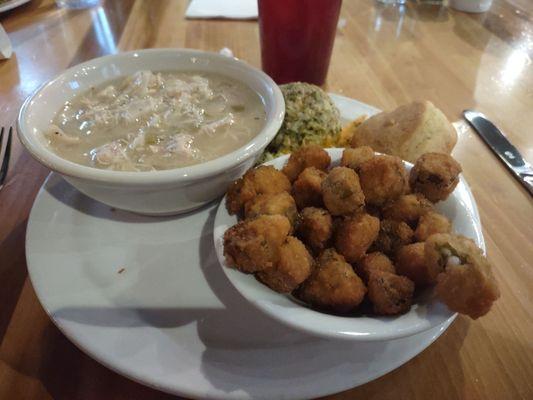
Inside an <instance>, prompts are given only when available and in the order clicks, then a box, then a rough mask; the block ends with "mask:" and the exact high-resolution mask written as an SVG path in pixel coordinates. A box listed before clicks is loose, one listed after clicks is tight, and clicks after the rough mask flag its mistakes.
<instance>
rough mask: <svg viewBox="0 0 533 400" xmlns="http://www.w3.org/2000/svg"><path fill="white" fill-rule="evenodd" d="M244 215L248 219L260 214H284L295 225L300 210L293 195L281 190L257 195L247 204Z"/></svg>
mask: <svg viewBox="0 0 533 400" xmlns="http://www.w3.org/2000/svg"><path fill="white" fill-rule="evenodd" d="M244 215H245V217H246V218H247V219H250V218H255V217H258V216H260V215H284V216H285V217H287V218H288V219H289V221H290V223H291V225H292V226H294V225H295V223H296V219H297V218H298V210H297V209H296V203H295V202H294V199H293V198H292V196H291V195H290V194H289V193H287V192H281V193H276V194H260V195H258V196H255V197H254V198H253V199H252V200H250V201H248V202H247V203H246V204H245V206H244Z"/></svg>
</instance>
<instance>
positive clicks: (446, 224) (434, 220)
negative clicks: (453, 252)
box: [415, 211, 452, 242]
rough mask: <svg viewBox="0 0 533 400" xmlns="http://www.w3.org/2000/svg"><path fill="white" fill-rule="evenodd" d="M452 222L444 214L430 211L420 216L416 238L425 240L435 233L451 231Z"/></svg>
mask: <svg viewBox="0 0 533 400" xmlns="http://www.w3.org/2000/svg"><path fill="white" fill-rule="evenodd" d="M451 231H452V223H451V222H450V220H449V219H448V218H446V217H445V216H444V215H442V214H439V213H437V212H433V211H430V212H428V213H427V214H424V215H422V216H421V217H420V220H419V222H418V226H417V227H416V230H415V240H416V241H418V242H424V241H425V240H426V239H427V238H428V237H430V236H431V235H433V234H434V233H450V232H451Z"/></svg>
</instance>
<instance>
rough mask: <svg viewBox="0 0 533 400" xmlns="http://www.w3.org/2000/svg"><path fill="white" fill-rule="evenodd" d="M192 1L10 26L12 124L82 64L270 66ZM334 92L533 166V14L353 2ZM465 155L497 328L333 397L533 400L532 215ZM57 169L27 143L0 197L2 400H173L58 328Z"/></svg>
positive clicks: (499, 6)
mask: <svg viewBox="0 0 533 400" xmlns="http://www.w3.org/2000/svg"><path fill="white" fill-rule="evenodd" d="M185 8H186V2H185V1H170V0H168V1H166V0H165V1H163V0H160V1H157V2H156V1H148V0H146V1H140V0H138V1H134V0H122V1H119V0H117V1H107V2H105V3H104V4H103V5H102V6H101V7H97V8H94V9H89V10H82V11H67V10H64V9H58V8H56V6H55V3H54V2H53V1H50V0H43V1H41V0H33V1H32V2H31V3H29V4H27V5H25V6H22V7H20V8H18V9H15V10H13V11H11V12H8V13H5V14H1V15H0V22H1V23H2V24H3V26H4V28H5V29H6V31H7V32H8V34H9V36H10V37H11V40H12V42H13V47H14V51H15V54H14V56H13V57H12V58H11V59H10V60H8V61H0V125H10V124H11V125H12V124H14V123H15V119H16V115H17V111H18V109H19V107H20V105H21V103H22V101H23V100H24V98H25V97H26V96H28V95H29V94H30V93H31V92H33V91H34V90H35V89H36V88H37V87H38V86H39V85H40V84H41V83H42V82H44V81H46V80H47V79H49V78H52V77H54V76H55V75H57V74H58V73H60V72H61V71H62V70H64V69H65V68H67V67H68V66H70V65H74V64H77V63H79V62H81V61H84V60H87V59H90V58H93V57H97V56H101V55H103V54H108V53H114V52H117V51H123V50H131V49H139V48H146V47H191V48H197V49H203V50H211V51H219V50H220V49H221V48H223V47H229V48H231V49H232V50H233V52H234V54H235V55H236V56H237V57H239V58H242V59H244V60H246V61H248V62H249V63H251V64H253V65H256V66H259V65H260V54H259V46H258V43H259V42H258V28H257V23H256V22H255V21H253V22H251V21H246V22H245V21H222V20H215V21H198V20H197V21H186V20H185V19H184V11H185ZM341 18H344V19H345V21H346V25H345V26H344V27H343V28H341V29H339V32H338V35H337V38H336V42H335V49H334V53H333V58H332V63H331V67H330V72H329V79H328V89H329V90H331V91H333V92H337V93H342V94H344V95H346V96H350V97H354V98H356V99H359V100H361V101H364V102H366V103H369V104H372V105H375V106H377V107H380V108H384V109H387V108H392V107H395V106H397V105H399V104H402V103H405V102H407V101H410V100H412V99H429V100H431V101H432V102H433V103H435V104H436V105H437V106H439V107H440V108H441V109H442V110H443V111H444V112H445V113H446V114H447V115H448V117H449V118H450V119H452V120H458V119H460V113H461V111H462V110H463V109H465V108H468V107H471V108H476V109H479V110H481V111H483V112H484V113H486V114H487V115H489V116H490V117H491V118H492V119H493V120H494V121H495V122H496V123H497V124H498V125H499V126H500V127H501V128H502V129H503V130H504V131H505V132H506V133H507V134H508V136H509V138H510V139H511V140H512V141H513V142H514V144H515V145H516V146H517V147H518V148H519V149H520V150H521V151H522V153H523V154H524V156H525V157H526V158H528V159H529V160H530V161H533V136H532V133H531V132H532V131H531V129H532V127H533V64H532V58H533V22H532V21H533V4H532V3H531V2H530V0H495V2H494V4H493V6H492V9H491V10H490V11H489V12H487V13H485V14H481V15H472V14H470V15H469V14H464V13H459V12H455V11H452V10H449V9H447V8H444V7H438V6H431V5H417V4H415V3H410V4H409V5H408V6H407V8H406V9H399V8H396V7H383V6H379V5H377V4H374V3H373V2H372V1H369V0H364V1H363V0H358V1H351V0H350V1H348V0H345V2H344V6H343V10H342V15H341ZM454 154H455V156H456V157H457V159H458V160H460V162H461V163H462V165H463V169H464V175H465V177H466V179H467V180H468V182H469V183H470V185H471V187H472V190H473V192H474V195H475V197H476V199H477V202H478V205H479V209H480V213H481V218H482V222H483V226H484V233H485V239H486V242H487V248H488V255H489V258H490V260H491V261H492V263H493V264H494V266H495V270H496V276H497V278H498V280H499V283H500V287H501V292H502V297H501V299H500V300H499V301H498V302H497V303H496V306H495V307H494V308H493V310H492V311H491V313H490V314H489V315H487V316H486V317H484V318H482V319H480V320H477V321H471V320H469V319H468V318H465V317H459V318H457V320H456V321H455V322H454V323H453V325H452V326H451V327H450V328H449V329H448V330H447V331H446V333H445V334H444V335H443V336H442V337H441V338H440V339H438V341H437V342H436V343H435V344H433V345H432V346H431V347H429V348H428V349H427V350H425V351H424V352H422V353H421V354H420V355H419V356H417V357H415V358H414V359H413V360H411V361H409V362H408V363H407V364H405V365H404V366H402V367H401V368H399V369H397V370H396V371H394V372H391V373H389V374H387V375H386V376H384V377H382V378H380V379H377V380H376V381H374V382H371V383H368V384H366V385H363V386H361V387H358V388H356V389H353V390H350V391H347V392H345V393H340V394H338V395H335V396H331V397H330V398H331V399H353V398H373V399H377V398H379V399H407V398H409V399H429V398H431V399H433V400H437V399H521V398H522V399H532V398H533V301H532V294H533V203H532V199H531V197H529V195H528V194H527V192H526V191H525V190H524V189H523V188H522V187H521V186H520V185H519V184H518V183H517V182H516V181H515V180H514V179H513V178H512V177H511V175H510V174H509V173H508V172H507V171H506V170H505V169H504V168H503V166H502V165H501V164H500V163H499V162H498V160H497V159H496V158H495V156H494V155H493V154H492V153H491V152H490V151H489V150H488V148H487V147H486V146H485V145H484V144H483V142H482V141H481V140H480V139H479V138H478V136H476V134H474V133H473V132H472V131H470V130H469V129H468V128H466V126H463V129H461V134H460V139H459V144H458V146H457V148H456V150H455V153H454ZM47 174H48V171H47V170H46V169H45V168H44V167H42V166H40V165H39V164H38V163H37V162H35V161H34V160H33V159H32V158H31V157H30V156H29V155H28V153H27V152H25V151H24V150H23V149H22V147H21V145H20V143H19V142H18V140H15V143H14V149H13V154H12V159H11V169H10V173H9V176H8V181H7V185H6V187H5V188H4V189H3V190H2V191H0V343H1V345H0V399H10V400H16V399H52V398H53V399H68V400H74V399H133V398H134V399H170V398H172V396H168V395H165V394H162V393H160V392H157V391H155V390H152V389H149V388H146V387H144V386H141V385H139V384H136V383H134V382H132V381H130V380H128V379H126V378H124V377H121V376H119V375H117V374H115V373H113V372H111V371H110V370H108V369H106V368H105V367H103V366H101V365H100V364H98V363H97V362H96V361H93V360H92V359H91V358H89V357H88V356H86V355H84V354H83V353H82V352H81V351H79V350H78V349H77V348H76V347H75V346H74V345H73V344H72V343H70V342H69V341H68V340H67V339H66V338H65V337H64V336H63V335H62V334H61V333H60V332H59V331H58V330H57V329H56V328H55V327H54V325H53V324H52V322H51V321H50V319H49V318H48V317H47V316H46V314H45V312H44V311H43V309H42V308H41V306H40V304H39V301H38V300H37V298H36V296H35V293H34V291H33V289H32V286H31V283H30V281H29V279H28V276H27V270H26V263H25V255H24V236H25V230H26V222H27V219H28V213H29V210H30V207H31V205H32V202H33V199H34V197H35V194H36V192H37V190H38V189H39V186H40V184H41V182H42V181H43V179H44V178H45V176H46V175H47Z"/></svg>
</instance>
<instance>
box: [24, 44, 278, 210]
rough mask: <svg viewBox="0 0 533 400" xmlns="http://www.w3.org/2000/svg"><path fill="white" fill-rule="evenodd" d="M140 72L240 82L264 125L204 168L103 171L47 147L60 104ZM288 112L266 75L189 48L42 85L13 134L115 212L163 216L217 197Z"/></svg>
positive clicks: (130, 58) (96, 64)
mask: <svg viewBox="0 0 533 400" xmlns="http://www.w3.org/2000/svg"><path fill="white" fill-rule="evenodd" d="M138 70H152V71H165V70H166V71H175V70H187V71H198V72H216V73H217V74H221V75H224V76H227V77H230V78H233V79H236V80H238V81H241V82H243V83H244V84H246V85H247V86H248V87H250V88H251V89H252V90H254V91H255V92H257V93H258V94H259V95H260V96H261V98H262V99H263V102H264V104H265V111H266V123H265V126H264V127H263V129H262V130H261V131H260V132H259V134H258V135H257V136H255V137H254V138H253V139H252V140H251V141H250V142H249V143H247V144H246V145H245V146H243V147H241V148H239V149H237V150H235V151H233V152H232V153H229V154H226V155H224V156H222V157H219V158H217V159H214V160H211V161H207V162H205V163H201V164H197V165H192V166H189V167H184V168H177V169H171V170H164V171H153V172H121V171H108V170H102V169H97V168H92V167H87V166H84V165H80V164H76V163H73V162H71V161H68V160H65V159H63V158H61V157H59V156H57V155H56V154H55V153H53V152H52V151H51V150H50V149H49V148H48V146H47V144H46V142H45V139H44V137H43V135H42V132H43V131H45V130H46V129H47V128H48V126H49V124H50V121H51V120H52V119H53V117H54V115H55V113H56V112H57V111H58V110H59V109H60V108H61V106H62V105H63V104H64V103H65V101H67V100H70V99H72V98H73V97H74V96H76V95H78V94H79V93H82V92H84V91H86V90H87V89H89V87H91V86H95V85H99V84H101V83H103V82H105V81H108V80H111V79H115V78H118V77H121V76H127V75H130V74H133V73H134V72H136V71H138ZM284 114H285V102H284V100H283V95H282V94H281V91H280V90H279V88H278V86H277V85H276V84H275V83H274V81H272V79H270V78H269V77H268V76H267V75H266V74H264V73H263V72H261V71H259V70H258V69H256V68H253V67H251V66H249V65H248V64H246V63H244V62H242V61H239V60H237V59H235V58H231V57H226V56H222V55H220V54H216V53H208V52H203V51H197V50H186V49H147V50H138V51H132V52H128V53H121V54H115V55H110V56H105V57H100V58H95V59H93V60H90V61H87V62H85V63H82V64H79V65H77V66H75V67H72V68H70V69H68V70H66V71H65V72H63V73H62V74H61V75H59V76H58V77H57V78H55V79H52V80H51V81H49V82H47V83H46V84H44V85H43V86H42V87H41V88H40V89H38V90H37V91H36V92H35V93H34V94H33V95H32V96H30V97H29V98H28V99H26V101H25V102H24V104H23V105H22V108H21V110H20V113H19V118H18V134H19V138H20V140H21V142H22V143H23V144H24V146H25V147H26V149H28V151H29V152H30V153H31V154H32V156H33V157H35V158H36V159H37V160H38V161H39V162H41V163H42V164H44V165H45V166H47V167H48V168H50V169H52V170H54V171H57V172H59V173H60V174H61V175H62V176H63V177H64V178H65V179H66V180H67V181H68V182H69V183H70V184H72V185H73V186H74V187H76V188H77V189H78V190H79V191H80V192H82V193H84V194H86V195H87V196H89V197H92V198H93V199H95V200H98V201H101V202H102V203H105V204H108V205H110V206H112V207H116V208H121V209H124V210H129V211H133V212H137V213H142V214H152V215H168V214H175V213H180V212H185V211H189V210H192V209H194V208H197V207H199V206H201V205H203V204H205V203H207V202H209V201H211V200H213V199H215V198H216V197H218V196H220V195H222V194H223V193H224V191H225V190H226V188H227V186H228V184H229V183H230V182H232V181H233V180H234V179H236V178H238V177H239V176H241V175H242V174H243V173H244V172H245V171H246V170H247V169H248V168H250V167H251V166H252V165H253V164H254V163H255V161H256V159H257V158H258V157H259V155H260V154H261V152H262V151H263V149H264V148H265V147H266V146H267V145H268V143H269V142H270V141H271V140H272V139H273V138H274V136H275V135H276V133H277V131H278V130H279V128H280V126H281V123H282V122H283V117H284Z"/></svg>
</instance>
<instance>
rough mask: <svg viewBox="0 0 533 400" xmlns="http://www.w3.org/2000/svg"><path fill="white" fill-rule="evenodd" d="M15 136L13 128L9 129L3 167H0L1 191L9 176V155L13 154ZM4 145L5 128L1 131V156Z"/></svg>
mask: <svg viewBox="0 0 533 400" xmlns="http://www.w3.org/2000/svg"><path fill="white" fill-rule="evenodd" d="M12 136H13V127H12V126H11V127H9V133H8V134H7V141H6V148H5V150H4V156H3V158H2V165H1V166H0V190H1V189H2V188H3V187H4V182H5V180H6V176H7V169H8V168H9V155H10V154H11V138H12ZM2 143H4V127H2V129H0V154H2Z"/></svg>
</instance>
